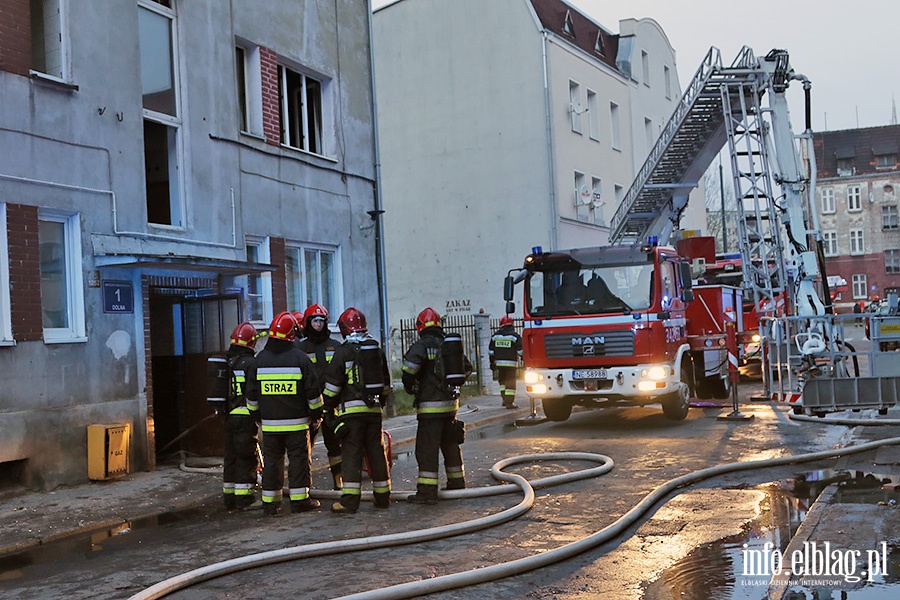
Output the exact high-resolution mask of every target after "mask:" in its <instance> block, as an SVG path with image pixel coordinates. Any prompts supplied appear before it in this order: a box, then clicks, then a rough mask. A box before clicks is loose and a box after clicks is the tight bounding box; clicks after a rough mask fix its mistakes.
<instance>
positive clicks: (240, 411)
mask: <svg viewBox="0 0 900 600" xmlns="http://www.w3.org/2000/svg"><path fill="white" fill-rule="evenodd" d="M228 414H229V415H247V416H248V417H249V416H250V407H249V406H238V407H237V408H235V409H234V410H232V411H231V412H230V413H228Z"/></svg>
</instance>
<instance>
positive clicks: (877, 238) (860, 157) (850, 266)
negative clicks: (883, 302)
mask: <svg viewBox="0 0 900 600" xmlns="http://www.w3.org/2000/svg"><path fill="white" fill-rule="evenodd" d="M814 142H815V143H814V148H815V153H816V166H817V175H818V179H817V184H816V201H817V203H818V206H817V209H818V212H819V216H820V220H821V232H822V241H823V246H824V251H825V257H826V267H827V271H828V275H829V276H831V277H834V276H837V277H839V278H842V279H844V280H845V281H846V290H845V291H841V292H840V294H839V296H837V297H836V298H835V304H836V305H837V307H838V308H840V309H842V310H849V309H850V308H852V305H853V303H854V302H856V303H859V302H864V303H866V304H868V303H869V302H871V301H872V300H874V299H876V297H877V298H884V297H885V292H886V291H887V290H888V289H890V288H895V289H896V288H900V168H898V163H897V159H898V156H900V125H888V126H884V127H867V128H864V129H846V130H840V131H824V132H817V133H815V134H814Z"/></svg>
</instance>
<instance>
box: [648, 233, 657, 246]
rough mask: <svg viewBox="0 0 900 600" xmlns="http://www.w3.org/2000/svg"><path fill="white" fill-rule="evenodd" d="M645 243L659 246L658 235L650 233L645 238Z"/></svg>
mask: <svg viewBox="0 0 900 600" xmlns="http://www.w3.org/2000/svg"><path fill="white" fill-rule="evenodd" d="M647 244H649V245H650V246H659V237H658V236H655V235H651V236H650V237H648V238H647Z"/></svg>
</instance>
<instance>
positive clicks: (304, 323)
mask: <svg viewBox="0 0 900 600" xmlns="http://www.w3.org/2000/svg"><path fill="white" fill-rule="evenodd" d="M298 314H300V313H294V316H295V317H296V316H297V315H298ZM298 322H299V323H300V327H301V332H302V335H303V339H300V338H298V339H297V340H296V341H295V342H294V345H295V346H297V347H298V348H300V349H301V350H303V351H304V352H305V353H306V355H307V356H309V358H310V360H312V362H313V364H314V365H315V366H316V376H317V377H318V379H319V387H320V391H323V390H324V386H325V379H324V374H325V367H326V366H327V365H328V363H330V362H331V358H332V356H334V352H335V349H337V347H338V346H340V345H341V342H339V341H338V340H336V339H334V338H333V337H331V331H329V330H328V310H327V309H326V308H325V307H324V306H322V305H321V304H312V305H310V306H309V307H308V308H307V309H306V311H305V312H303V313H302V314H301V316H300V318H299V319H298ZM317 423H318V424H319V426H318V427H313V428H311V429H310V430H309V445H310V447H312V446H313V444H315V443H316V436H317V435H318V434H319V429H321V430H322V439H323V441H324V442H325V450H326V452H327V453H328V467H329V468H330V469H331V478H332V481H333V489H335V490H339V489H341V488H342V487H343V482H342V480H341V442H340V440H338V439H337V437H336V436H335V435H334V426H335V417H334V411H330V410H327V409H326V410H325V411H324V413H323V414H322V421H321V422H317Z"/></svg>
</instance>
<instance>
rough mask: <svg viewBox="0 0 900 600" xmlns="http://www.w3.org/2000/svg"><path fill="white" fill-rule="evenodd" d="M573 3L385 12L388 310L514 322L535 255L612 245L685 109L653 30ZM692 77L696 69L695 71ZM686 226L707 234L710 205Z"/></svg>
mask: <svg viewBox="0 0 900 600" xmlns="http://www.w3.org/2000/svg"><path fill="white" fill-rule="evenodd" d="M619 28H620V32H619V33H618V34H615V33H613V32H611V31H610V30H608V29H606V28H605V27H604V26H602V25H600V24H598V23H597V22H595V21H594V20H592V19H591V18H589V17H588V16H586V15H584V14H582V13H579V12H578V11H577V10H576V9H575V8H573V7H571V6H569V5H568V4H566V3H565V2H563V1H562V0H492V1H491V2H483V1H481V0H454V1H453V2H447V1H446V0H398V1H397V2H394V3H391V4H389V5H387V6H385V7H383V8H381V9H379V10H376V11H375V15H374V36H375V64H376V69H375V70H376V81H377V86H376V95H377V106H378V119H379V143H380V148H381V157H382V185H383V203H384V207H385V210H386V214H385V244H386V261H387V283H388V306H389V307H390V315H389V317H390V319H389V320H390V324H391V328H392V333H396V331H395V328H396V327H398V325H399V321H400V319H403V318H410V317H414V316H415V315H416V314H417V312H418V311H419V310H421V309H422V308H424V307H426V306H433V307H434V308H435V309H437V310H438V311H439V312H441V313H442V314H448V313H449V314H455V313H460V312H461V313H467V312H468V313H478V312H480V311H482V310H483V311H485V312H488V313H491V314H494V315H499V314H501V313H502V312H503V310H504V302H503V297H502V281H503V277H504V276H505V275H506V274H507V271H508V270H509V269H511V268H519V267H521V265H522V261H523V259H524V257H525V255H526V254H528V253H529V252H530V251H531V248H532V247H533V246H542V247H543V248H544V249H563V248H573V247H581V246H596V245H603V244H605V243H606V242H607V240H608V235H609V229H608V223H609V219H610V217H611V216H612V214H613V212H614V210H615V208H616V207H617V206H618V204H619V202H620V201H621V200H622V198H623V197H624V195H625V192H627V190H628V188H629V187H630V185H631V182H632V179H633V177H634V174H635V173H636V171H637V170H638V169H639V168H640V166H641V165H642V164H643V161H644V158H645V157H646V155H647V154H648V152H649V149H650V148H651V147H652V144H653V143H655V140H656V137H657V135H658V133H659V131H660V130H661V128H662V127H663V126H664V125H665V123H666V122H667V121H668V118H669V116H670V114H671V112H672V110H673V108H674V106H675V104H676V103H677V101H678V100H679V98H680V95H681V90H680V87H679V83H678V75H677V69H676V62H675V51H674V50H673V49H672V47H671V45H670V44H669V41H668V39H667V38H666V36H665V33H664V32H663V31H662V30H661V29H660V27H659V25H658V24H657V23H656V22H655V21H653V20H652V19H640V20H633V19H628V20H625V21H622V22H621V23H620V24H619ZM692 72H693V69H692ZM691 205H692V207H693V208H692V210H691V211H690V213H689V215H688V216H687V218H686V219H685V220H684V221H683V223H682V226H683V227H685V228H703V227H704V226H705V216H704V215H705V209H704V207H703V202H702V200H701V201H699V202H697V201H694V202H692V203H691Z"/></svg>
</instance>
